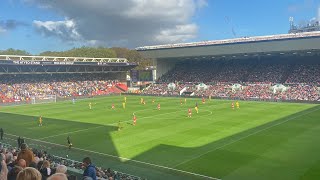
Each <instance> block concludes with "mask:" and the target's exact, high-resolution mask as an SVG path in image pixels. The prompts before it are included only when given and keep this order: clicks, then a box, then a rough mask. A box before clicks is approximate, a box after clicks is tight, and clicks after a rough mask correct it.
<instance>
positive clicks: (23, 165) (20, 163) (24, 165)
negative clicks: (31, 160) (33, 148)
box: [17, 159, 27, 169]
mask: <svg viewBox="0 0 320 180" xmlns="http://www.w3.org/2000/svg"><path fill="white" fill-rule="evenodd" d="M17 165H18V166H20V167H21V168H22V169H24V168H26V167H27V163H26V161H25V160H24V159H19V161H18V164H17Z"/></svg>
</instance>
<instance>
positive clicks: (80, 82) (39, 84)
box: [0, 74, 126, 103]
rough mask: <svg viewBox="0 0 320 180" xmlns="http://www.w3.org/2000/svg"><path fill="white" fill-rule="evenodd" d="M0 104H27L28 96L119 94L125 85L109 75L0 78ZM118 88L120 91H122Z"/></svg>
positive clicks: (61, 96)
mask: <svg viewBox="0 0 320 180" xmlns="http://www.w3.org/2000/svg"><path fill="white" fill-rule="evenodd" d="M0 82H1V83H0V91H1V93H0V101H1V102H2V103H9V102H30V97H31V96H46V95H57V98H68V97H69V98H70V97H77V96H95V95H107V94H112V93H121V92H124V91H123V90H122V88H123V89H126V85H124V84H122V83H120V82H119V81H118V80H115V79H114V78H113V77H112V76H110V74H52V75H51V74H42V75H34V74H31V75H30V74H29V75H27V74H24V75H18V74H17V75H0ZM117 86H120V87H122V88H121V89H120V88H118V87H117Z"/></svg>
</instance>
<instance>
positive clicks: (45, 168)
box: [40, 160, 53, 179]
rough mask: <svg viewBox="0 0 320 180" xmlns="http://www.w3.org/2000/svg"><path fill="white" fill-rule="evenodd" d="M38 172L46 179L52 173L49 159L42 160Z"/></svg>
mask: <svg viewBox="0 0 320 180" xmlns="http://www.w3.org/2000/svg"><path fill="white" fill-rule="evenodd" d="M40 173H41V175H42V177H43V179H46V178H48V177H49V176H51V175H52V174H53V172H52V169H51V168H50V162H49V161H47V160H45V161H43V164H42V167H41V168H40Z"/></svg>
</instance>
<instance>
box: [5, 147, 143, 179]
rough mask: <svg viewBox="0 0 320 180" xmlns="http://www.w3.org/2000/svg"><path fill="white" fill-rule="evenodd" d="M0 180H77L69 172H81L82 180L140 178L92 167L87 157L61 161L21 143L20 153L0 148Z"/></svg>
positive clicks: (16, 150)
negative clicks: (72, 170)
mask: <svg viewBox="0 0 320 180" xmlns="http://www.w3.org/2000/svg"><path fill="white" fill-rule="evenodd" d="M0 153H1V158H2V160H1V167H0V180H46V179H47V180H76V179H78V177H77V176H76V175H72V174H70V173H68V171H70V169H76V170H78V172H82V176H83V178H81V179H84V180H96V179H107V180H140V179H141V178H140V177H137V176H132V175H129V174H125V173H122V172H117V171H113V170H111V169H110V168H108V169H104V168H101V167H96V166H94V165H93V163H92V162H91V159H90V158H89V157H86V158H84V159H83V161H82V162H77V161H74V160H70V159H66V158H61V157H58V156H53V155H50V154H48V153H47V152H46V151H42V150H37V149H29V148H28V146H27V145H26V144H25V143H22V144H21V149H17V148H13V147H12V146H10V145H8V144H0Z"/></svg>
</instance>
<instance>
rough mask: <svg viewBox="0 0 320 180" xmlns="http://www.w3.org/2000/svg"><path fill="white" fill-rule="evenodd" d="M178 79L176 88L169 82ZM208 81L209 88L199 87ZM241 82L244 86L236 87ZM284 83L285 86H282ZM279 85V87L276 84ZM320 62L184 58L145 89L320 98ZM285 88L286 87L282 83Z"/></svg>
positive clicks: (221, 95)
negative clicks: (172, 87) (170, 86)
mask: <svg viewBox="0 0 320 180" xmlns="http://www.w3.org/2000/svg"><path fill="white" fill-rule="evenodd" d="M170 82H174V83H175V84H176V87H177V88H176V89H175V90H173V91H172V90H169V89H168V84H169V83H170ZM199 83H206V84H207V89H198V88H197V85H198V84H199ZM234 84H239V85H240V86H241V88H238V89H235V88H233V85H234ZM279 85H284V86H283V87H284V88H285V89H282V88H281V90H280V89H279V88H278V87H279ZM275 86H277V87H275ZM319 86H320V65H319V64H318V62H317V61H310V62H304V63H301V62H298V61H297V60H292V61H278V59H276V58H275V59H271V60H269V61H260V60H254V59H253V60H250V59H249V60H247V59H246V60H228V61H227V60H217V61H212V60H211V61H210V60H209V61H205V60H202V61H196V60H190V61H183V63H178V64H176V66H175V67H174V68H173V69H172V70H170V71H169V72H168V73H166V74H164V75H163V76H162V77H161V78H159V80H158V82H157V84H153V85H151V86H150V87H148V89H147V90H145V91H143V92H142V94H149V95H179V93H180V92H181V89H183V88H186V89H187V90H186V91H188V92H189V94H190V95H194V96H212V97H217V98H236V99H257V100H258V99H259V100H276V101H278V100H291V101H292V100H294V101H320V96H319V88H318V87H319ZM281 87H282V86H281Z"/></svg>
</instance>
